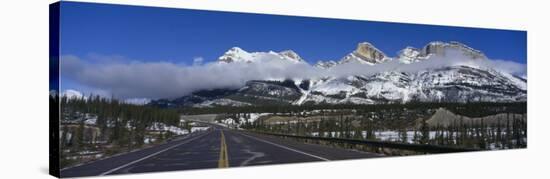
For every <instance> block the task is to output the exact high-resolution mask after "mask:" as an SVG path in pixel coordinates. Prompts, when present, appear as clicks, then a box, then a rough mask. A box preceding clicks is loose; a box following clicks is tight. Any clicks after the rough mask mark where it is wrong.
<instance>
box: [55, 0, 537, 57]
mask: <svg viewBox="0 0 550 179" xmlns="http://www.w3.org/2000/svg"><path fill="white" fill-rule="evenodd" d="M61 6H62V7H61V41H60V42H61V48H60V50H61V54H62V55H67V54H71V55H76V56H89V55H90V54H100V55H119V56H123V57H126V58H128V59H135V60H140V61H169V62H174V63H185V64H192V60H193V58H194V57H203V58H204V59H205V60H206V61H211V60H214V59H216V58H217V57H218V56H220V55H222V54H223V53H224V52H225V51H226V50H227V49H229V48H230V47H233V46H239V47H241V48H243V49H245V50H247V51H268V50H273V51H281V50H286V49H292V50H294V51H296V52H297V53H298V54H299V55H300V56H302V57H303V58H304V59H306V60H308V61H309V62H310V63H314V62H315V61H317V60H339V59H340V58H341V57H343V56H345V55H346V54H347V53H349V52H351V51H352V50H353V49H354V48H355V47H356V45H357V43H358V42H362V41H368V42H370V43H372V44H373V45H375V46H376V47H377V48H379V49H381V50H382V51H384V52H385V53H386V54H388V55H390V56H395V54H396V53H397V51H399V50H400V49H402V48H404V47H406V46H413V47H417V48H421V47H423V46H424V45H425V44H427V43H428V42H430V41H459V42H462V43H465V44H467V45H469V46H471V47H473V48H476V49H479V50H481V51H483V52H484V53H485V54H486V55H487V56H488V57H489V58H492V59H503V60H511V61H515V62H519V63H524V64H525V63H526V59H527V49H526V48H527V45H526V41H527V33H526V32H524V31H511V30H494V29H479V28H461V27H446V26H429V25H414V24H399V23H383V22H371V21H354V20H337V19H321V18H306V17H291V16H274V15H260V14H246V13H226V12H214V11H198V10H187V9H171V8H153V7H139V6H120V5H101V4H91V3H75V2H63V3H62V5H61Z"/></svg>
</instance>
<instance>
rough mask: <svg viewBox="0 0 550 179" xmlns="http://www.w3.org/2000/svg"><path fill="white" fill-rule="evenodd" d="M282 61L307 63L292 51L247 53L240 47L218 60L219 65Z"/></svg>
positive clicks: (234, 48)
mask: <svg viewBox="0 0 550 179" xmlns="http://www.w3.org/2000/svg"><path fill="white" fill-rule="evenodd" d="M272 59H280V60H282V61H284V62H291V63H306V62H305V61H304V60H303V59H302V57H300V55H298V54H297V53H296V52H294V51H292V50H285V51H281V52H278V53H277V52H273V51H269V52H247V51H245V50H243V49H241V48H239V47H233V48H231V49H229V50H228V51H227V52H225V53H224V54H223V55H222V56H220V57H219V58H218V62H219V63H254V62H259V63H260V62H261V61H265V60H272Z"/></svg>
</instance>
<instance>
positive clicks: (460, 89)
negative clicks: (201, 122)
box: [157, 41, 527, 107]
mask: <svg viewBox="0 0 550 179" xmlns="http://www.w3.org/2000/svg"><path fill="white" fill-rule="evenodd" d="M449 56H452V57H454V58H441V57H449ZM435 57H437V58H435ZM457 58H458V59H457ZM460 58H464V59H460ZM447 59H457V60H461V61H460V62H461V63H457V64H454V63H448V64H447V63H441V64H444V65H440V64H439V63H437V64H438V65H435V66H433V67H432V66H430V67H423V65H424V64H421V63H420V62H425V63H432V61H436V62H437V60H447ZM273 60H275V61H281V62H285V63H290V64H296V63H300V64H304V65H305V66H303V67H307V66H308V65H309V64H307V62H305V60H304V59H302V58H301V57H300V56H299V55H298V54H297V53H295V52H294V51H291V50H286V51H282V52H279V53H277V52H273V51H270V52H252V53H249V52H246V51H244V50H242V49H240V48H238V47H234V48H231V49H230V50H229V51H227V52H226V53H225V54H224V55H223V56H221V57H220V58H219V60H218V61H219V63H262V62H267V61H273ZM478 60H479V61H478ZM483 60H488V58H487V57H486V56H485V55H484V54H483V53H482V52H481V51H479V50H476V49H473V48H471V47H469V46H467V45H464V44H462V43H459V42H439V41H435V42H430V43H428V44H427V45H425V46H424V47H423V48H421V49H417V48H414V47H406V48H404V49H402V50H400V51H399V52H398V53H397V56H396V57H388V56H387V55H386V54H385V53H383V52H382V51H380V50H379V49H377V48H376V47H374V46H373V45H372V44H370V43H367V42H362V43H359V44H358V45H357V48H356V49H355V50H354V51H353V52H351V53H349V54H347V55H346V56H344V57H343V58H342V59H341V60H340V61H332V60H328V61H318V62H317V63H316V64H315V65H312V66H310V67H316V68H315V69H316V70H317V71H316V72H318V73H320V74H321V75H320V76H319V75H318V76H314V77H307V78H305V77H300V78H298V77H297V78H290V79H276V78H269V79H257V80H251V81H247V82H246V84H245V85H244V86H242V87H240V88H238V89H232V90H228V89H222V91H224V90H225V91H224V93H223V95H214V96H201V95H197V94H193V95H190V96H185V97H182V98H179V99H178V100H179V101H178V100H175V101H161V100H159V101H157V102H160V103H162V104H175V105H176V106H178V105H179V106H189V105H195V106H200V107H208V106H216V105H229V106H243V105H265V104H270V105H273V104H293V105H304V104H323V103H329V104H346V103H353V104H379V103H406V102H411V101H423V102H472V101H484V102H514V101H526V100H527V81H526V80H525V79H524V78H519V77H517V76H515V75H513V74H510V73H508V72H505V71H501V70H498V69H493V68H491V67H488V66H483V65H475V64H477V63H471V64H470V63H469V62H473V61H475V62H483ZM463 61H465V62H468V63H462V62H463ZM440 62H441V61H440ZM349 63H356V64H358V65H359V66H355V65H354V64H351V66H353V67H358V69H359V70H361V69H360V68H361V66H360V65H368V66H365V71H368V70H369V69H375V70H374V72H368V73H358V74H355V73H344V74H345V75H334V74H335V73H331V70H332V69H334V70H347V68H348V67H349V66H344V65H343V64H348V65H350V64H349ZM481 64H483V63H481ZM339 65H342V66H339ZM377 65H380V66H377ZM384 65H385V66H384ZM392 65H393V66H392ZM409 65H410V66H409ZM414 65H416V66H417V67H414ZM335 66H338V68H334V67H335ZM407 66H408V67H411V66H413V68H412V69H414V70H402V71H399V70H400V69H403V68H406V67H407ZM418 66H422V67H421V69H416V68H420V67H418ZM367 67H368V68H367ZM378 67H380V68H378ZM383 67H384V68H383ZM388 67H389V68H388ZM381 69H382V70H381ZM383 69H385V70H383ZM349 74H351V75H349Z"/></svg>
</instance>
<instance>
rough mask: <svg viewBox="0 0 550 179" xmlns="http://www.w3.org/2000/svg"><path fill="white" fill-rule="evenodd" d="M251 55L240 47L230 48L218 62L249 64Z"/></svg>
mask: <svg viewBox="0 0 550 179" xmlns="http://www.w3.org/2000/svg"><path fill="white" fill-rule="evenodd" d="M251 58H252V55H251V54H250V53H248V52H247V51H245V50H243V49H241V48H240V47H231V48H230V49H229V50H227V51H226V52H225V53H224V54H223V55H222V56H220V57H219V58H218V61H219V62H224V63H231V62H247V63H250V62H251Z"/></svg>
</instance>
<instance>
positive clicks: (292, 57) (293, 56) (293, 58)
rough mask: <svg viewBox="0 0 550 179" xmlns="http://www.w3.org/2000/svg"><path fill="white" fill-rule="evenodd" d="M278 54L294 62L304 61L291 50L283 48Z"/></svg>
mask: <svg viewBox="0 0 550 179" xmlns="http://www.w3.org/2000/svg"><path fill="white" fill-rule="evenodd" d="M279 54H280V55H281V56H283V57H287V58H288V59H289V60H291V61H294V62H303V61H304V59H302V57H300V55H298V54H297V53H296V52H294V51H292V50H283V51H281V52H279Z"/></svg>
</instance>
